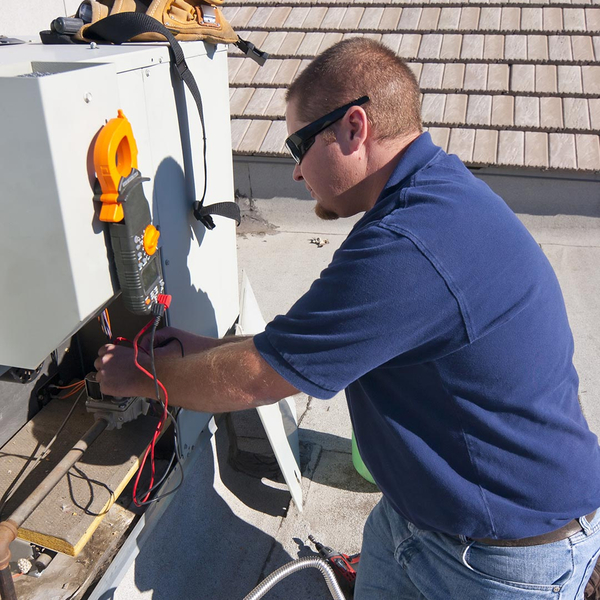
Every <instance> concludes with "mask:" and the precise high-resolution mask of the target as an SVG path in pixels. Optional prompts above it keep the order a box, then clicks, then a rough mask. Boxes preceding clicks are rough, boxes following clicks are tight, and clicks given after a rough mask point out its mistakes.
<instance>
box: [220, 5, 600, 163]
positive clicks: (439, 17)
mask: <svg viewBox="0 0 600 600" xmlns="http://www.w3.org/2000/svg"><path fill="white" fill-rule="evenodd" d="M224 15H225V17H226V18H227V19H228V20H229V21H230V23H231V24H232V26H233V27H234V28H235V29H236V31H237V32H238V33H239V34H240V36H241V37H242V38H244V39H247V40H249V41H251V42H252V43H254V44H255V45H256V46H257V47H259V48H261V49H263V50H265V51H266V52H268V53H269V54H270V58H269V60H268V61H267V62H266V63H265V65H264V66H263V67H261V68H259V67H258V65H257V64H256V63H254V62H253V61H251V60H249V59H247V58H245V57H243V55H242V54H241V53H240V51H239V50H237V49H235V48H234V47H233V46H232V47H231V50H230V58H229V80H230V85H231V90H232V93H231V94H230V108H231V116H232V144H233V148H234V151H235V152H236V153H242V154H255V155H261V154H262V155H269V156H284V155H285V148H284V145H283V142H284V139H285V136H286V128H285V121H284V115H285V88H286V87H287V86H288V85H289V84H290V83H291V81H292V80H293V78H294V77H295V76H296V75H297V74H298V73H299V72H301V71H302V69H303V68H304V67H305V66H306V65H307V64H308V63H309V62H310V60H311V59H312V58H313V57H314V56H315V55H317V54H319V53H320V52H322V51H323V50H325V49H326V48H328V47H330V46H331V45H333V44H335V43H336V42H338V41H339V40H341V39H347V38H349V37H355V36H365V37H369V38H372V39H377V40H380V41H381V42H382V43H384V44H386V45H387V46H388V47H389V48H391V49H392V50H393V51H394V52H396V53H397V54H398V55H399V56H402V57H403V58H404V59H405V60H407V62H408V64H409V66H410V68H411V69H412V70H413V72H414V73H415V76H416V77H417V80H418V81H419V85H420V86H421V89H422V92H423V94H422V112H423V120H424V125H425V128H426V129H427V130H428V131H429V132H430V134H431V135H432V137H433V139H434V141H435V142H436V143H438V144H439V145H441V146H442V147H443V148H445V149H446V150H448V151H450V152H456V153H457V154H459V156H460V157H461V158H462V159H463V160H464V161H465V162H466V163H467V164H472V165H477V166H482V165H497V166H514V167H525V168H538V169H539V168H541V169H546V168H548V169H558V170H582V171H600V137H599V136H600V0H472V1H471V0H462V1H460V0H386V1H384V0H356V1H355V2H350V1H349V0H284V3H282V2H280V1H279V0H278V1H275V0H231V1H230V2H229V3H228V4H227V5H226V6H225V7H224Z"/></svg>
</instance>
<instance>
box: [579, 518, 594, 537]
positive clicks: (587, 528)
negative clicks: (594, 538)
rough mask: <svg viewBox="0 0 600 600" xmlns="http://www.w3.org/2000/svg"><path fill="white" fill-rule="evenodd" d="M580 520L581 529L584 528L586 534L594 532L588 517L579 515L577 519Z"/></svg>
mask: <svg viewBox="0 0 600 600" xmlns="http://www.w3.org/2000/svg"><path fill="white" fill-rule="evenodd" d="M577 520H578V521H579V524H580V525H581V529H583V533H585V535H590V533H592V526H591V525H590V524H589V522H588V520H587V518H586V517H579V519H577Z"/></svg>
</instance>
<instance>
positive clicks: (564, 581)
mask: <svg viewBox="0 0 600 600" xmlns="http://www.w3.org/2000/svg"><path fill="white" fill-rule="evenodd" d="M579 522H580V524H581V526H582V528H583V531H581V532H579V533H576V534H574V535H572V536H571V537H569V538H567V539H564V540H561V541H559V542H553V543H551V544H543V545H539V546H529V547H517V548H510V547H501V546H487V545H484V544H478V543H477V542H473V541H472V540H469V539H466V538H461V539H459V538H458V537H453V536H450V535H445V534H442V533H435V532H432V531H423V530H421V529H418V528H417V527H415V526H414V525H413V524H412V523H410V522H408V521H406V520H405V519H403V518H402V517H401V516H400V515H398V513H397V512H396V511H395V510H394V509H393V508H392V507H391V505H390V504H389V503H388V502H387V500H385V499H382V500H381V502H379V504H378V505H377V506H376V507H375V508H374V509H373V512H372V513H371V514H370V515H369V518H368V519H367V523H366V525H365V531H364V537H363V547H362V552H361V557H360V564H359V568H358V575H357V578H356V588H355V592H354V600H542V599H544V600H550V599H552V600H583V592H584V589H585V585H586V583H587V581H588V580H589V578H590V576H591V574H592V571H593V568H594V565H595V564H596V561H597V559H598V556H599V555H600V510H599V511H597V512H596V515H595V516H594V518H593V519H592V522H591V523H588V522H587V520H586V519H585V517H582V518H581V519H580V520H579Z"/></svg>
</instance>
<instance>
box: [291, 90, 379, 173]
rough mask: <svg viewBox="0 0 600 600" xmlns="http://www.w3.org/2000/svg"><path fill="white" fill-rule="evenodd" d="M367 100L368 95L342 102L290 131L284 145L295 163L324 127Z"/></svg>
mask: <svg viewBox="0 0 600 600" xmlns="http://www.w3.org/2000/svg"><path fill="white" fill-rule="evenodd" d="M368 101H369V96H361V97H360V98H358V99H356V100H353V101H352V102H348V104H344V106H340V107H339V108H336V109H335V110H332V111H331V112H330V113H327V114H326V115H324V116H322V117H321V118H319V119H317V120H316V121H313V122H312V123H309V124H308V125H306V126H305V127H303V128H302V129H298V131H296V132H295V133H292V135H290V137H288V139H287V140H285V145H286V146H287V149H288V150H289V151H290V154H291V155H292V156H293V157H294V160H295V161H296V163H297V164H300V162H301V161H302V159H303V158H304V155H305V154H306V153H307V152H308V150H309V148H310V147H311V146H312V145H313V144H314V143H315V137H316V136H317V135H319V133H321V131H323V130H324V129H327V128H328V127H329V126H330V125H333V124H334V123H335V122H336V121H339V120H340V119H342V118H343V117H344V115H345V114H346V112H347V111H348V109H349V108H350V107H351V106H361V105H362V104H365V103H366V102H368Z"/></svg>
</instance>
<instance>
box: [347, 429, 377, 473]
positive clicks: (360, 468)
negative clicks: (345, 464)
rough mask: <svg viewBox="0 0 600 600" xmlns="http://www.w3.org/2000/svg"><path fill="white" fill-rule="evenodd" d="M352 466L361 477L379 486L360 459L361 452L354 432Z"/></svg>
mask: <svg viewBox="0 0 600 600" xmlns="http://www.w3.org/2000/svg"><path fill="white" fill-rule="evenodd" d="M352 464H353V465H354V468H355V469H356V471H357V472H358V474H359V475H360V476H361V477H364V478H365V479H366V480H367V481H370V482H371V483H373V484H375V485H377V484H376V483H375V480H374V479H373V476H372V475H371V473H369V470H368V469H367V467H365V463H364V462H363V461H362V458H361V457H360V452H359V451H358V446H357V445H356V439H355V438H354V431H353V432H352Z"/></svg>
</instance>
